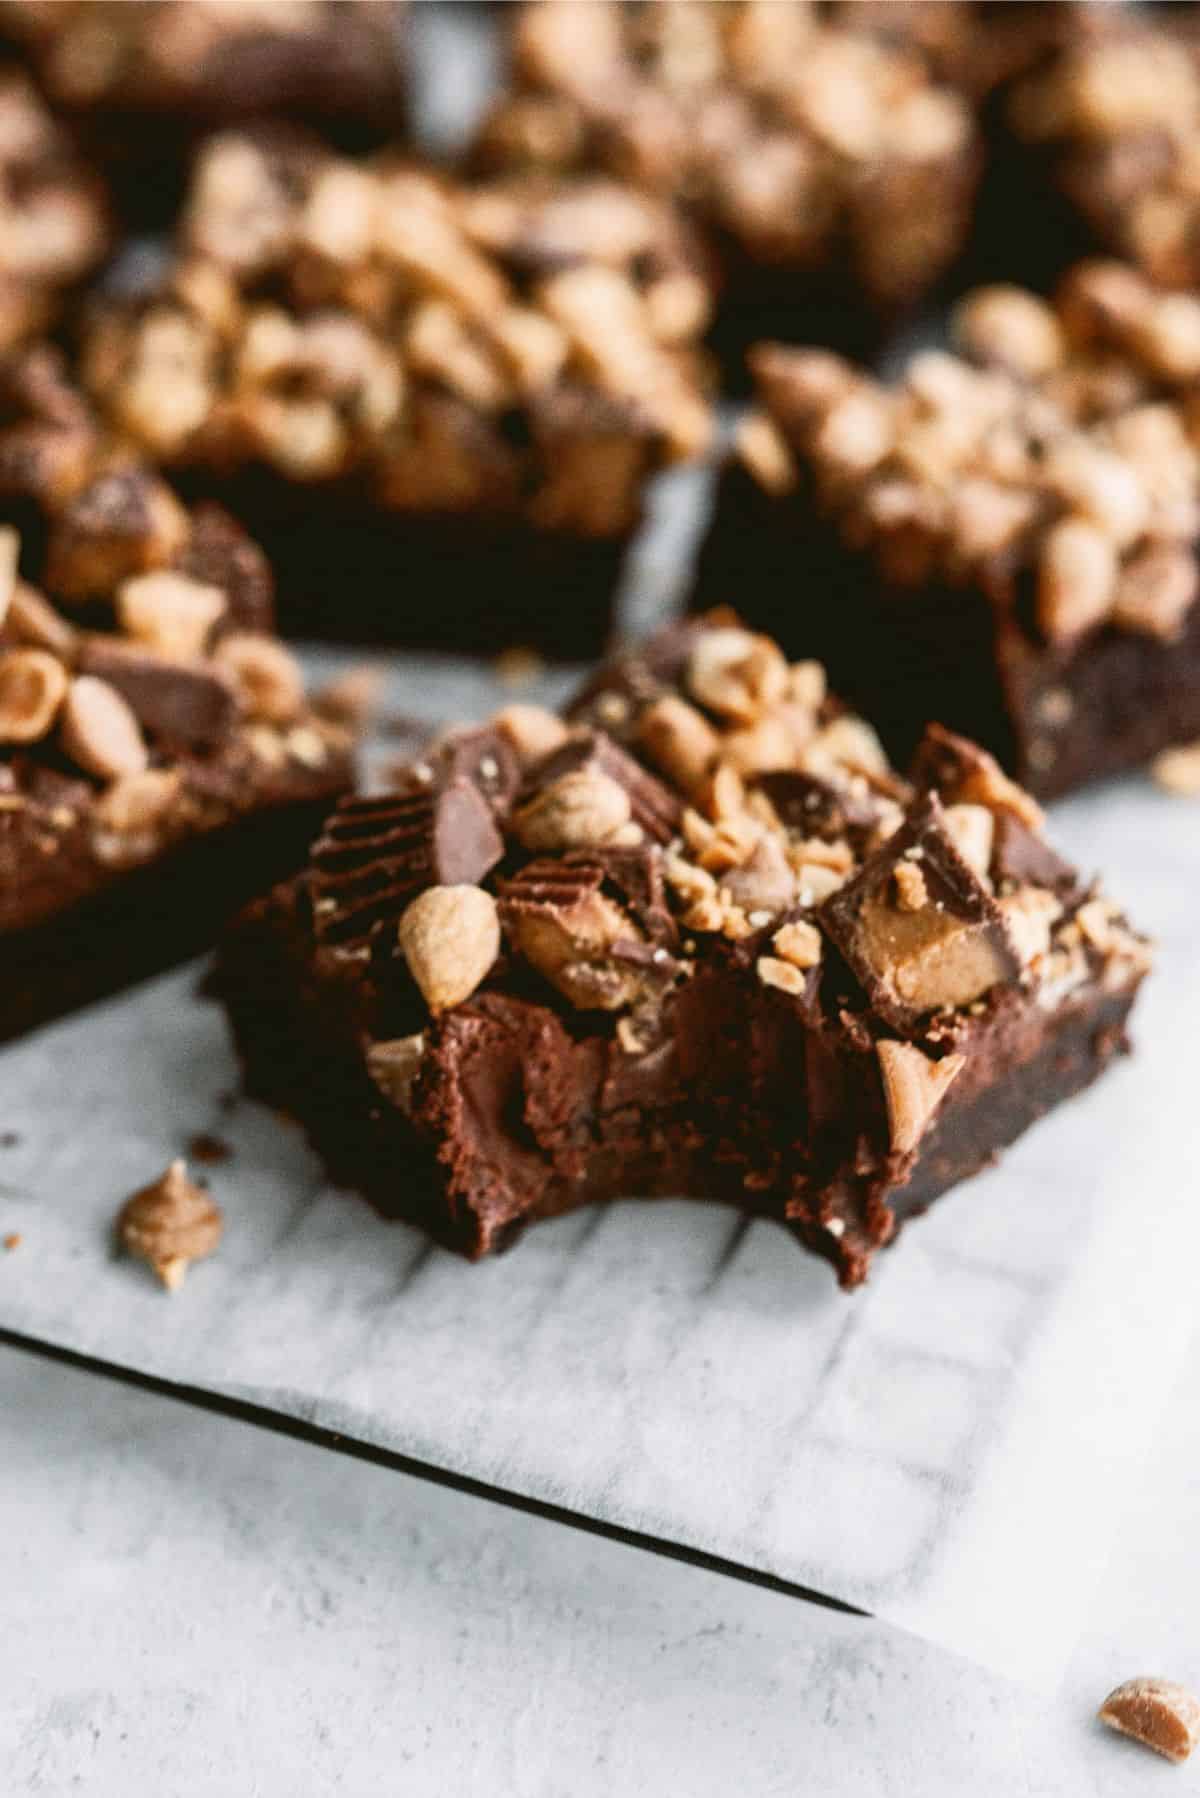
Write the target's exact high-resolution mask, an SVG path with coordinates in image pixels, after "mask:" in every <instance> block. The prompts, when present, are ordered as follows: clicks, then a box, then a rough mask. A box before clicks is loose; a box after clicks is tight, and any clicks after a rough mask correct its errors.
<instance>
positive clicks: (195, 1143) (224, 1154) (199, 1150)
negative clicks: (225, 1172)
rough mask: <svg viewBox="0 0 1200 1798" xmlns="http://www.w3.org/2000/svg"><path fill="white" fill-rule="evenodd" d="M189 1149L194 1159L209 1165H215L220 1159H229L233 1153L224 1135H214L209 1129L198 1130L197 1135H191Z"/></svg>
mask: <svg viewBox="0 0 1200 1798" xmlns="http://www.w3.org/2000/svg"><path fill="white" fill-rule="evenodd" d="M187 1150H188V1154H189V1156H190V1157H191V1159H192V1160H193V1161H199V1162H201V1163H202V1164H203V1165H204V1166H207V1167H212V1166H215V1164H216V1163H217V1162H220V1161H228V1160H229V1158H230V1156H231V1155H232V1154H233V1150H232V1149H231V1148H230V1146H229V1144H228V1143H227V1142H226V1141H225V1139H224V1137H221V1136H214V1135H213V1134H212V1132H211V1131H208V1130H198V1131H197V1132H196V1134H195V1136H193V1137H190V1138H189V1140H188V1146H187Z"/></svg>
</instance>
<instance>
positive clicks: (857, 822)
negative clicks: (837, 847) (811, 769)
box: [755, 770, 880, 843]
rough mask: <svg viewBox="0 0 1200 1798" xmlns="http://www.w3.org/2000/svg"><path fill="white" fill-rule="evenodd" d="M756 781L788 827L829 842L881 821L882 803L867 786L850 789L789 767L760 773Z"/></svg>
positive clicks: (871, 828) (869, 829)
mask: <svg viewBox="0 0 1200 1798" xmlns="http://www.w3.org/2000/svg"><path fill="white" fill-rule="evenodd" d="M755 784H756V785H757V786H759V787H761V788H762V790H763V792H764V793H765V794H766V796H767V798H768V799H769V800H770V801H771V804H772V805H773V806H774V807H775V810H776V811H777V812H778V814H779V818H780V821H781V823H783V824H785V825H786V826H787V828H788V829H789V830H802V831H803V832H804V833H805V835H807V836H813V837H820V838H821V840H822V841H823V842H826V843H836V842H839V841H841V840H843V839H844V838H846V837H852V836H854V835H861V834H864V833H866V832H869V831H871V830H873V829H874V827H875V825H876V824H877V823H878V822H879V814H880V807H879V804H878V802H877V800H876V799H875V797H874V795H873V794H872V793H871V792H870V791H869V789H867V788H863V789H862V790H861V791H858V792H849V791H847V790H846V789H845V788H839V787H835V786H832V785H831V784H830V783H829V782H828V781H826V780H819V779H818V778H817V776H816V775H815V774H799V773H792V772H791V771H790V770H786V771H783V772H780V773H771V774H763V775H760V776H759V778H758V780H757V781H756V783H755Z"/></svg>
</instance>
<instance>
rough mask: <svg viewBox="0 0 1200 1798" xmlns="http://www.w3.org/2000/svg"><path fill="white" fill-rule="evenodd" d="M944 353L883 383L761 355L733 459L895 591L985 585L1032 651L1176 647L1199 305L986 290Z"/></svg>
mask: <svg viewBox="0 0 1200 1798" xmlns="http://www.w3.org/2000/svg"><path fill="white" fill-rule="evenodd" d="M953 337H954V341H955V344H956V353H947V352H944V351H940V350H925V351H921V352H919V353H918V354H916V355H914V356H913V357H911V358H910V360H909V362H908V364H907V366H906V367H905V369H904V371H903V373H902V375H901V377H900V379H899V380H898V381H897V382H896V383H895V384H893V385H886V384H884V383H882V382H880V381H879V380H877V379H876V378H875V377H874V376H873V375H870V374H868V373H866V372H865V371H863V370H861V369H858V368H855V367H853V366H852V365H851V364H850V363H848V362H846V361H844V360H842V359H841V358H839V357H837V356H833V355H830V354H828V353H827V352H825V351H822V350H809V349H803V350H789V349H786V348H784V347H781V346H777V345H762V346H760V347H759V349H758V350H757V351H756V352H755V353H754V355H753V358H752V364H753V367H754V371H755V376H756V380H757V384H758V393H759V402H760V403H759V407H758V409H757V410H755V411H753V412H751V414H750V415H749V416H748V418H747V419H746V420H745V421H744V423H743V425H742V428H741V430H740V433H739V438H738V446H737V450H736V452H735V453H736V454H737V456H738V457H739V459H740V461H741V462H742V464H743V465H744V466H745V467H746V468H747V469H749V470H750V472H751V474H752V475H753V477H754V479H755V480H756V481H757V482H758V483H759V484H760V485H761V486H762V487H764V488H765V489H766V490H767V491H769V492H774V493H778V494H780V495H785V494H787V493H789V492H791V491H792V490H794V489H795V488H797V486H798V485H800V484H801V483H802V482H803V483H804V485H805V490H806V491H807V492H808V493H809V495H810V498H811V499H812V500H814V501H815V503H816V505H817V506H818V508H819V509H820V511H821V512H822V514H824V515H825V516H827V517H828V518H831V519H833V520H834V521H835V522H836V526H837V529H838V530H839V532H840V533H841V535H842V536H843V537H844V539H845V540H846V542H847V544H848V545H850V546H852V547H854V548H855V549H857V550H863V551H866V552H867V553H869V554H871V555H872V556H874V557H875V558H876V559H877V560H878V564H879V567H880V572H881V574H882V576H883V577H884V578H885V579H887V580H888V581H889V582H891V583H893V584H894V585H895V586H897V587H899V588H904V587H912V588H919V587H921V586H922V585H924V584H925V583H927V582H929V581H930V580H941V581H950V582H952V583H961V584H963V585H968V584H970V585H974V586H976V587H979V588H981V589H982V590H983V591H984V592H985V593H986V594H987V596H988V597H989V599H991V601H992V602H993V603H994V604H995V605H996V607H997V608H998V609H1001V610H1003V611H1004V612H1005V614H1006V615H1007V616H1008V617H1009V618H1010V619H1011V621H1012V622H1013V623H1014V624H1015V625H1016V627H1017V628H1018V629H1020V630H1022V631H1025V632H1027V633H1028V634H1030V635H1031V636H1032V637H1033V638H1034V639H1035V640H1041V641H1049V642H1051V643H1055V644H1062V645H1066V646H1071V645H1073V644H1075V643H1076V642H1078V641H1079V640H1081V639H1083V638H1084V637H1086V635H1087V634H1088V633H1089V632H1092V631H1094V630H1097V629H1099V628H1101V627H1102V626H1105V625H1114V626H1116V627H1118V628H1119V629H1122V630H1127V631H1134V632H1142V633H1145V634H1147V635H1149V636H1152V637H1156V638H1159V639H1162V640H1164V641H1170V640H1171V639H1173V638H1174V637H1176V636H1177V635H1179V634H1180V633H1181V632H1182V630H1183V629H1184V628H1185V625H1186V622H1187V619H1188V614H1189V612H1190V609H1191V607H1192V606H1193V604H1194V603H1195V599H1196V590H1197V563H1196V557H1195V550H1194V545H1195V540H1196V537H1197V535H1198V534H1200V504H1198V502H1200V460H1198V456H1197V443H1198V441H1200V439H1198V436H1197V431H1198V428H1200V414H1198V413H1197V410H1196V403H1195V396H1194V389H1195V384H1196V381H1197V379H1198V378H1200V300H1197V299H1196V298H1194V297H1193V296H1191V295H1183V294H1172V293H1163V292H1160V291H1158V290H1156V289H1155V288H1153V287H1152V286H1151V285H1150V284H1149V283H1148V282H1147V281H1146V280H1145V279H1144V278H1143V277H1142V276H1140V275H1138V274H1137V273H1135V272H1134V271H1133V270H1132V269H1130V268H1128V267H1126V266H1124V265H1122V264H1119V263H1102V262H1096V263H1085V264H1081V265H1079V266H1078V267H1077V268H1076V269H1074V270H1073V271H1072V272H1071V274H1070V275H1069V276H1068V277H1067V279H1066V281H1065V282H1064V284H1063V286H1062V287H1061V289H1060V290H1059V293H1058V295H1057V296H1056V298H1055V300H1054V302H1053V303H1049V302H1046V301H1044V300H1041V299H1039V298H1036V297H1035V296H1034V295H1032V294H1030V293H1026V292H1024V291H1022V290H1021V289H1019V288H1015V287H989V288H980V289H978V290H977V291H976V292H974V293H973V294H970V295H968V297H967V298H966V299H965V300H964V301H963V302H962V303H961V304H960V306H959V308H958V310H957V313H956V315H955V319H954V325H953Z"/></svg>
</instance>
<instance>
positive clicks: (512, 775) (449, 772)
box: [431, 724, 521, 817]
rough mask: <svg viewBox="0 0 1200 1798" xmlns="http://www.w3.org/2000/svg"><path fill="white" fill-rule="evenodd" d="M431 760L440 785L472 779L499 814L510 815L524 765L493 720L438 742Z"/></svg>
mask: <svg viewBox="0 0 1200 1798" xmlns="http://www.w3.org/2000/svg"><path fill="white" fill-rule="evenodd" d="M431 761H432V763H433V766H434V771H435V778H436V782H437V784H438V785H443V784H444V785H449V784H450V783H451V782H453V781H456V780H467V781H470V782H471V784H472V786H474V787H475V788H477V790H478V791H479V792H480V793H482V794H483V797H484V798H485V799H486V800H487V802H488V804H489V805H490V806H491V808H492V810H493V811H494V812H495V813H496V815H497V816H498V817H506V816H507V814H508V812H509V809H510V807H511V806H512V802H513V800H514V799H515V798H516V796H517V788H518V787H519V786H520V784H521V768H520V763H519V762H518V760H517V752H516V750H515V749H514V747H513V745H512V742H511V740H510V738H509V737H508V736H507V734H506V733H505V732H504V731H502V730H496V729H494V728H493V727H492V726H491V725H490V724H482V725H480V726H479V728H478V729H477V730H462V731H455V732H454V733H453V734H452V735H451V736H449V737H446V738H444V739H443V741H442V742H441V743H439V744H438V747H437V750H436V752H435V753H434V755H433V756H432V757H431Z"/></svg>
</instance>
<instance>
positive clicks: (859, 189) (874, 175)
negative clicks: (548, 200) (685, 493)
mask: <svg viewBox="0 0 1200 1798" xmlns="http://www.w3.org/2000/svg"><path fill="white" fill-rule="evenodd" d="M856 10H859V11H860V10H861V9H854V8H842V9H840V10H839V11H837V13H836V16H834V17H833V18H830V17H829V16H828V9H826V13H825V15H824V16H822V14H820V13H819V12H818V9H816V8H814V7H811V6H806V5H796V4H789V3H786V0H776V3H774V4H763V3H762V0H728V3H727V4H725V5H722V6H712V7H709V6H687V5H663V6H651V7H643V6H628V5H622V4H621V3H620V0H593V3H592V4H590V5H588V6H578V5H573V4H571V3H570V0H536V3H535V4H529V5H526V6H524V7H523V8H522V9H521V13H520V16H519V18H518V22H517V28H516V32H515V43H514V58H513V62H514V68H513V74H514V86H515V91H514V92H513V94H512V95H511V96H509V97H507V98H505V99H502V100H501V101H500V103H499V104H498V105H497V107H496V108H495V109H494V110H493V112H492V114H491V116H490V117H489V118H488V119H487V120H485V123H484V126H483V129H482V132H481V134H480V138H479V142H478V144H477V146H476V156H477V158H478V159H479V160H482V161H483V162H484V163H485V164H490V165H491V166H498V167H502V168H512V167H514V166H515V167H525V168H529V167H532V168H535V169H540V170H546V169H569V168H583V169H589V170H591V169H597V168H600V169H605V170H609V171H612V172H615V173H619V174H621V175H622V176H632V177H633V178H634V179H635V180H637V181H638V182H639V184H641V185H642V186H644V187H646V188H648V189H650V190H652V191H655V192H659V193H663V194H666V195H675V194H680V193H684V194H686V195H687V196H688V200H689V202H690V203H691V205H692V206H693V207H694V208H695V209H696V211H697V213H698V214H699V216H700V217H701V219H702V220H704V221H705V222H707V223H709V224H711V225H712V226H713V227H715V228H716V229H717V230H718V231H719V232H721V233H722V234H725V235H728V236H730V237H732V239H733V241H734V242H735V243H736V244H738V245H739V246H740V248H741V249H742V251H743V252H744V253H746V254H748V255H749V256H750V257H751V259H753V260H755V261H762V262H766V263H768V264H771V265H774V266H778V265H780V264H788V265H792V266H798V267H801V268H805V269H810V268H813V267H815V266H819V265H820V263H821V262H822V260H824V259H826V258H828V257H830V256H832V255H833V254H835V253H836V254H846V255H848V256H849V258H850V260H851V261H852V263H853V265H854V268H855V273H856V277H857V279H858V281H859V282H861V283H862V284H863V285H864V286H865V287H866V288H867V289H868V291H869V292H870V293H871V294H872V295H873V296H874V298H875V299H876V301H877V302H878V303H880V304H881V305H894V304H897V303H899V304H904V303H907V302H910V301H911V300H913V299H914V298H915V297H917V296H918V295H919V294H920V293H921V292H922V291H923V290H924V289H925V288H927V287H928V286H929V285H930V284H931V282H933V281H934V280H936V279H937V277H938V275H939V274H940V272H941V270H942V269H943V268H944V267H945V266H946V264H947V262H948V261H949V260H950V258H951V257H952V256H953V255H954V253H955V251H956V249H957V247H958V245H959V243H960V241H961V236H962V232H963V230H964V226H965V219H966V214H967V209H968V207H969V202H970V196H971V194H972V191H973V188H974V183H975V176H976V172H977V161H978V156H977V143H976V132H975V127H974V124H973V118H972V112H971V108H970V106H969V104H968V103H967V102H966V100H965V99H964V98H962V97H961V96H960V95H958V94H957V93H955V92H954V91H953V90H952V89H951V88H950V87H948V86H942V85H939V83H938V82H937V80H936V78H935V77H934V76H933V75H932V74H931V61H933V62H936V61H937V60H938V59H937V58H936V57H934V58H931V59H927V58H926V56H925V55H923V54H921V53H920V50H919V49H918V48H917V46H916V34H915V33H914V34H913V38H912V39H911V40H910V42H909V43H904V42H902V41H897V40H898V39H899V40H902V39H903V38H904V36H905V30H904V27H903V26H901V28H900V29H899V30H896V29H894V21H892V20H888V21H887V22H886V24H885V23H884V21H883V20H882V19H880V20H878V21H872V24H874V23H876V22H877V23H879V24H880V25H881V26H883V29H882V30H881V31H880V32H879V33H878V34H876V33H874V31H873V30H863V29H859V28H858V26H859V24H860V21H859V20H858V19H857V18H856V17H855V16H854V14H855V12H856ZM890 10H895V9H890ZM913 10H914V9H904V11H905V12H906V13H910V12H912V11H913ZM935 10H938V9H935ZM941 47H942V46H941V45H940V43H939V48H941ZM921 48H922V49H923V48H924V46H921ZM949 60H950V59H947V62H949ZM651 291H652V294H653V297H654V301H655V302H656V304H655V310H656V311H659V312H664V313H668V314H669V315H672V316H674V315H675V314H676V313H677V312H678V313H679V314H681V315H682V317H683V319H684V320H685V321H690V318H691V316H692V310H693V308H694V304H695V302H694V301H693V300H692V299H691V296H690V295H689V294H688V293H687V292H686V291H684V292H683V293H681V292H680V289H679V284H678V282H675V281H673V282H672V283H671V286H670V288H669V289H668V288H667V287H666V284H665V283H660V284H656V286H655V287H654V288H652V290H651ZM758 435H759V436H760V438H761V433H759V434H758ZM766 454H767V463H768V466H771V467H774V468H775V469H778V468H779V467H780V461H779V458H778V457H777V456H775V455H774V454H773V452H772V451H771V450H770V449H768V450H767V452H766Z"/></svg>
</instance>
